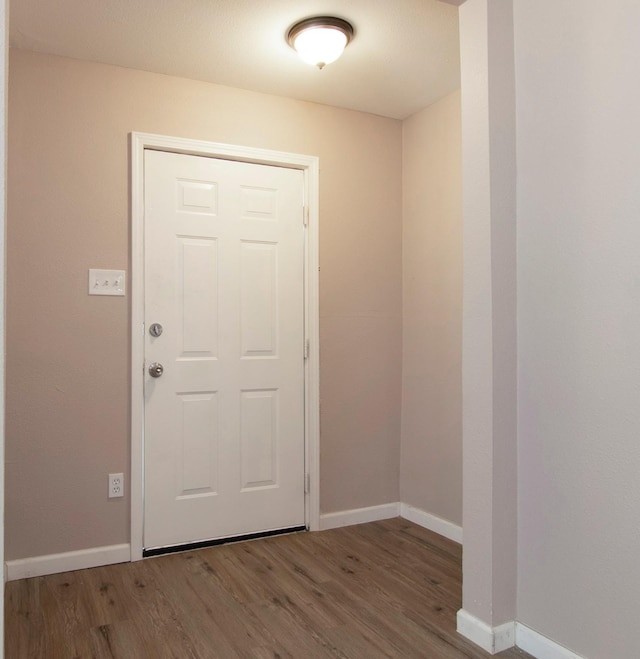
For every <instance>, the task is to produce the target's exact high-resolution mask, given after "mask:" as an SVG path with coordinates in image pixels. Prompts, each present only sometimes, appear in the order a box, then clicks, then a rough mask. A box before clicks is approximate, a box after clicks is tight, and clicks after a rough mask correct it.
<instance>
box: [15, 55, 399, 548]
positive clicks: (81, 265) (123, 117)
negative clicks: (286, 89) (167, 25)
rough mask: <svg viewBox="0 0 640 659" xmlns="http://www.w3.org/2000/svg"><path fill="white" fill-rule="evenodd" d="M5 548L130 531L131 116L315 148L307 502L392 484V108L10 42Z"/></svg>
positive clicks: (179, 130) (95, 542) (164, 126)
mask: <svg viewBox="0 0 640 659" xmlns="http://www.w3.org/2000/svg"><path fill="white" fill-rule="evenodd" d="M10 67H11V68H10V92H9V102H10V133H9V214H8V290H7V293H8V310H7V389H8V396H7V447H6V460H7V469H6V479H7V481H6V485H7V508H6V510H7V520H6V524H7V525H6V547H7V559H15V558H23V557H28V556H37V555H42V554H50V553H56V552H64V551H71V550H76V549H82V548H86V547H92V546H99V545H110V544H115V543H121V542H127V541H128V537H129V528H128V527H129V501H128V498H126V497H125V499H124V500H119V499H116V500H108V499H107V483H106V479H107V473H108V472H114V471H124V472H127V471H128V463H129V389H128V378H129V357H128V355H129V333H130V328H129V308H128V305H129V297H126V298H104V297H89V296H88V295H87V293H86V286H87V283H86V278H87V269H88V268H90V267H98V268H125V269H128V262H129V208H128V200H129V164H128V163H129V152H128V134H129V133H130V132H131V131H142V132H150V133H160V134H166V135H173V136H179V137H189V138H196V139H203V140H211V141H217V142H226V143H231V144H239V145H247V146H253V147H261V148H268V149H275V150H282V151H291V152H297V153H305V154H311V155H318V156H319V157H320V167H321V172H320V214H321V220H320V222H321V225H320V264H321V273H320V323H321V326H320V333H321V346H320V352H321V399H322V402H321V404H322V413H321V507H322V510H323V512H330V511H335V510H342V509H349V508H357V507H361V506H369V505H375V504H382V503H387V502H392V501H397V500H398V473H399V466H398V460H399V450H398V448H399V436H400V390H401V381H400V373H401V339H402V337H401V322H402V318H401V300H402V296H401V286H402V281H401V280H402V274H401V251H402V246H401V214H402V207H401V193H402V190H401V175H402V159H401V153H402V135H401V123H400V122H398V121H395V120H390V119H384V118H381V117H376V116H373V115H367V114H362V113H358V112H350V111H346V110H339V109H335V108H330V107H326V106H321V105H314V104H311V103H303V102H298V101H292V100H288V99H284V98H279V97H274V96H267V95H261V94H255V93H251V92H246V91H240V90H235V89H231V88H226V87H220V86H216V85H210V84H206V83H200V82H194V81H190V80H184V79H179V78H172V77H168V76H161V75H155V74H149V73H143V72H139V71H132V70H127V69H121V68H117V67H110V66H104V65H99V64H91V63H86V62H79V61H75V60H70V59H64V58H56V57H49V56H43V55H37V54H34V53H30V52H26V51H14V52H13V53H12V55H11V61H10Z"/></svg>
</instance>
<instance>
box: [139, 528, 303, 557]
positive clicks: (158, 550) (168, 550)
mask: <svg viewBox="0 0 640 659" xmlns="http://www.w3.org/2000/svg"><path fill="white" fill-rule="evenodd" d="M306 530H307V527H306V526H290V527H288V528H286V529H275V530H274V531H260V532H258V533H246V534H244V535H233V536H230V537H228V538H214V539H212V540H200V541H198V542H187V543H185V544H181V545H170V546H168V547H152V548H151V549H143V550H142V557H143V558H150V557H151V556H162V555H163V554H175V553H177V552H180V551H191V550H192V549H205V548H206V547H216V546H217V545H226V544H230V543H232V542H243V541H246V540H258V539H259V538H269V537H271V536H274V535H285V534H288V533H299V532H300V531H306Z"/></svg>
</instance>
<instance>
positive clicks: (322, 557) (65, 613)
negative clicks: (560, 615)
mask: <svg viewBox="0 0 640 659" xmlns="http://www.w3.org/2000/svg"><path fill="white" fill-rule="evenodd" d="M460 603H461V548H460V546H459V545H457V544H456V543H454V542H450V541H449V540H446V539H444V538H442V537H440V536H438V535H436V534H434V533H431V532H430V531H426V530H425V529H423V528H421V527H419V526H416V525H415V524H412V523H411V522H407V521H405V520H403V519H393V520H387V521H384V522H374V523H371V524H361V525H359V526H351V527H347V528H343V529H335V530H331V531H323V532H319V533H300V534H296V535H290V536H280V537H275V538H268V539H262V540H256V541H253V542H245V543H238V544H233V545H225V546H220V547H213V548H210V549H201V550H198V551H192V552H185V553H181V554H173V555H170V556H162V557H158V558H152V559H148V560H145V561H140V562H136V563H124V564H121V565H112V566H107V567H100V568H93V569H91V570H78V571H76V572H67V573H64V574H56V575H51V576H47V577H36V578H32V579H23V580H20V581H12V582H9V583H8V584H7V585H6V590H5V606H6V627H5V634H6V641H5V648H6V653H5V654H6V657H7V659H27V658H29V659H31V658H37V659H67V658H75V657H81V658H83V659H84V658H85V657H86V658H89V657H90V658H95V659H103V658H104V659H106V658H110V659H165V658H167V659H169V658H171V659H174V658H175V659H184V658H191V659H209V658H213V657H221V658H224V659H227V658H228V659H232V658H236V657H242V658H246V659H266V658H268V657H271V658H274V657H282V658H285V657H288V658H291V657H293V658H294V659H313V658H315V657H318V658H320V657H334V658H341V659H345V658H349V659H375V658H377V657H407V658H411V657H433V658H434V659H439V658H441V657H442V658H443V659H462V658H465V657H467V658H472V659H479V658H481V657H489V656H490V655H488V654H487V653H485V652H483V651H482V650H480V649H478V648H477V647H476V646H475V645H473V644H471V643H469V642H468V641H466V640H465V639H464V638H463V637H461V636H460V635H458V634H457V633H456V631H455V624H456V611H457V610H458V609H459V608H460ZM495 656H496V657H499V658H501V659H514V658H516V657H517V658H520V659H522V658H524V657H529V656H530V655H528V654H526V653H525V652H522V651H520V650H518V649H512V650H507V651H506V652H503V653H501V654H499V655H495Z"/></svg>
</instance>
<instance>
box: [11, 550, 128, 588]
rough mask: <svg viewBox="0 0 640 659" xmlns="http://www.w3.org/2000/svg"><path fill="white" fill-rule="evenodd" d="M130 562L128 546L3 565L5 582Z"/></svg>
mask: <svg viewBox="0 0 640 659" xmlns="http://www.w3.org/2000/svg"><path fill="white" fill-rule="evenodd" d="M130 560H131V549H130V547H129V545H128V544H124V545H110V546H107V547H91V548H90V549H81V550H80V551H68V552H65V553H63V554H49V555H47V556H34V557H33V558H20V559H18V560H15V561H7V562H6V563H5V570H6V571H5V574H6V575H7V581H15V580H16V579H27V578H29V577H42V576H44V575H45V574H57V573H58V572H71V571H72V570H83V569H85V568H89V567H99V566H100V565H111V564H113V563H126V562H128V561H130Z"/></svg>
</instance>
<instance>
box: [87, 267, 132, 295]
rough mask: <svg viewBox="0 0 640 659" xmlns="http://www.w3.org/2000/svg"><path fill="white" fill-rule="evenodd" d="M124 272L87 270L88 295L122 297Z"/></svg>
mask: <svg viewBox="0 0 640 659" xmlns="http://www.w3.org/2000/svg"><path fill="white" fill-rule="evenodd" d="M125 290H126V274H125V271H124V270H95V269H93V268H92V269H90V270H89V295H124V294H125Z"/></svg>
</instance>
